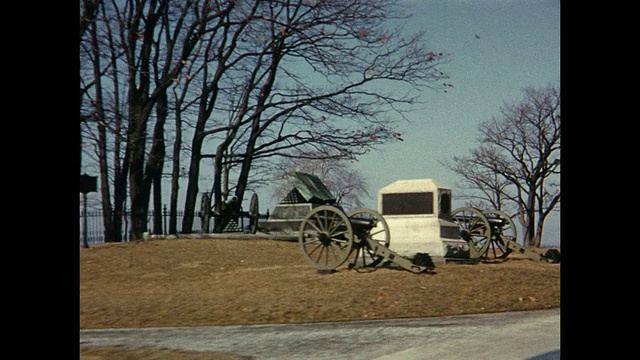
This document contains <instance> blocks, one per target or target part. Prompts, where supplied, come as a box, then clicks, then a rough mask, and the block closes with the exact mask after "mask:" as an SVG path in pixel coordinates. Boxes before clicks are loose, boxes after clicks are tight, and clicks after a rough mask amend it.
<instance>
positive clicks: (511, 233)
mask: <svg viewBox="0 0 640 360" xmlns="http://www.w3.org/2000/svg"><path fill="white" fill-rule="evenodd" d="M483 214H484V216H485V217H486V218H487V220H488V221H489V224H491V241H490V242H489V247H488V248H487V252H486V253H485V254H484V256H483V258H484V259H485V260H496V259H504V258H506V257H507V256H508V255H509V253H511V249H510V248H509V247H507V240H512V241H517V239H518V233H517V230H516V226H515V224H514V223H513V221H512V220H511V218H510V217H509V216H507V214H505V213H503V212H502V211H499V210H486V211H484V212H483Z"/></svg>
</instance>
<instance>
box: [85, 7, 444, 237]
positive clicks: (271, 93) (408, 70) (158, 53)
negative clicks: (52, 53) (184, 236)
mask: <svg viewBox="0 0 640 360" xmlns="http://www.w3.org/2000/svg"><path fill="white" fill-rule="evenodd" d="M408 16H410V14H405V13H403V12H402V8H401V7H400V6H399V2H398V1H392V0H384V1H376V0H374V1H371V0H347V1H344V0H279V1H278V0H270V1H264V0H225V1H223V0H179V1H178V0H81V1H80V81H79V83H80V84H79V86H80V142H81V145H82V144H85V145H86V144H90V145H91V146H84V147H83V146H81V149H82V150H81V151H82V156H83V158H84V159H85V160H86V161H93V162H95V163H96V164H97V165H98V169H99V180H100V181H99V183H100V188H99V193H100V197H101V205H102V210H103V214H104V219H103V221H104V224H105V239H106V241H121V239H122V233H121V231H122V230H121V228H122V226H121V225H122V221H123V215H124V209H125V206H126V204H127V201H128V206H129V207H130V209H131V231H130V238H131V239H134V240H135V239H141V238H142V234H143V232H145V231H147V229H146V227H147V217H148V215H149V214H148V211H149V207H150V204H151V203H152V202H153V205H154V206H153V207H154V208H156V209H159V208H161V207H162V206H161V194H162V179H163V177H168V178H170V189H169V190H170V201H169V208H170V213H171V214H176V213H177V208H178V206H179V205H180V204H178V194H179V192H182V191H183V192H184V198H185V202H184V204H182V206H183V210H184V214H185V216H184V218H183V221H182V232H183V233H189V232H191V230H192V229H193V222H194V217H196V215H197V211H196V203H197V197H198V194H199V193H200V192H201V191H202V190H205V191H208V192H210V193H211V195H212V196H211V197H212V203H213V204H215V206H220V204H222V203H223V201H224V199H225V198H227V197H228V196H231V195H235V196H236V197H237V198H238V199H243V196H244V193H245V192H246V191H247V190H250V189H252V188H257V187H259V186H262V185H264V184H266V183H268V182H269V181H270V180H271V179H273V169H276V168H279V167H281V164H283V163H284V164H286V163H287V161H288V160H287V159H308V160H350V159H356V158H357V157H358V156H360V155H362V154H365V153H367V152H369V151H371V150H372V149H376V148H377V147H379V146H380V145H382V144H384V143H386V142H389V141H395V140H397V139H398V138H399V136H400V134H399V133H398V132H397V131H396V125H397V123H398V122H399V121H402V120H403V119H404V114H405V113H406V112H407V111H410V110H412V109H413V108H414V107H415V105H417V104H418V100H417V98H418V95H419V94H420V92H421V91H423V90H433V91H441V90H445V89H446V88H447V87H450V86H451V85H450V84H448V83H447V82H446V80H447V79H448V76H447V75H446V74H445V73H443V72H442V71H441V70H440V67H441V65H442V64H444V63H446V62H447V61H448V54H446V53H445V52H442V51H437V50H435V49H430V48H428V46H427V44H428V43H427V41H426V40H425V33H423V32H416V33H411V34H407V33H405V31H404V29H403V28H402V23H403V21H402V20H403V19H406V18H407V17H408ZM205 165H209V166H210V168H211V169H210V170H209V169H208V168H207V167H206V166H205ZM203 171H209V172H210V173H209V174H208V175H210V176H211V178H212V179H213V180H212V183H211V184H210V187H207V188H206V189H201V188H200V186H199V182H200V180H201V177H202V175H203ZM181 178H185V179H186V183H187V185H186V189H180V186H179V184H180V182H179V180H180V179H181ZM237 206H240V204H239V203H238V205H237ZM152 215H153V219H154V222H158V223H159V222H161V220H162V219H161V218H160V214H152ZM157 228H160V227H159V226H158V227H157ZM176 230H177V218H175V217H172V218H171V219H170V221H169V233H172V234H175V233H176Z"/></svg>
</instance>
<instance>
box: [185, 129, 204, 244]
mask: <svg viewBox="0 0 640 360" xmlns="http://www.w3.org/2000/svg"><path fill="white" fill-rule="evenodd" d="M203 128H204V124H202V125H201V126H198V127H197V128H196V133H195V134H194V136H193V141H192V146H191V151H192V152H191V162H190V164H189V179H188V183H187V193H186V194H185V201H184V217H183V218H182V233H183V234H191V233H192V232H193V218H194V214H195V207H196V200H197V198H198V181H199V176H200V160H201V157H200V154H201V151H202V138H203V131H204V129H203Z"/></svg>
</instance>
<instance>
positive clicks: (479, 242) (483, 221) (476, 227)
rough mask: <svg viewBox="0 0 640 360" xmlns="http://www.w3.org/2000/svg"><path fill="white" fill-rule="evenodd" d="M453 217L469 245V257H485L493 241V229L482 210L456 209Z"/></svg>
mask: <svg viewBox="0 0 640 360" xmlns="http://www.w3.org/2000/svg"><path fill="white" fill-rule="evenodd" d="M451 217H452V219H453V222H455V223H456V224H457V225H458V228H459V229H460V236H461V237H462V239H463V240H465V241H466V242H467V244H469V257H470V258H472V259H478V258H480V257H481V256H483V255H484V254H485V252H486V251H487V249H488V248H489V240H490V239H491V227H490V226H489V221H488V220H487V218H486V217H485V216H484V215H483V214H482V212H481V211H480V210H478V209H476V208H472V207H464V208H459V209H456V210H454V211H453V212H452V213H451Z"/></svg>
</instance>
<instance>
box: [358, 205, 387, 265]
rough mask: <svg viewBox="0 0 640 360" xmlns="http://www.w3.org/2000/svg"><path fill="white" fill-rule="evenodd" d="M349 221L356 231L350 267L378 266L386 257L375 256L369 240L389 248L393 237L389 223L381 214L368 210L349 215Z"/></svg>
mask: <svg viewBox="0 0 640 360" xmlns="http://www.w3.org/2000/svg"><path fill="white" fill-rule="evenodd" d="M349 220H350V221H351V225H352V226H353V231H354V236H353V250H352V253H353V254H352V256H351V257H350V259H349V267H352V268H354V267H358V268H360V267H374V266H377V265H378V264H380V262H382V260H383V259H384V257H383V256H381V255H376V254H375V252H374V249H372V248H371V246H369V242H368V241H367V239H368V240H370V241H374V242H375V243H378V244H380V245H381V246H384V247H386V248H388V247H389V242H390V238H391V236H390V233H389V225H387V221H386V220H385V219H384V218H383V217H382V215H380V214H379V213H377V212H375V211H373V210H368V209H363V210H356V211H353V212H351V213H349Z"/></svg>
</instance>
